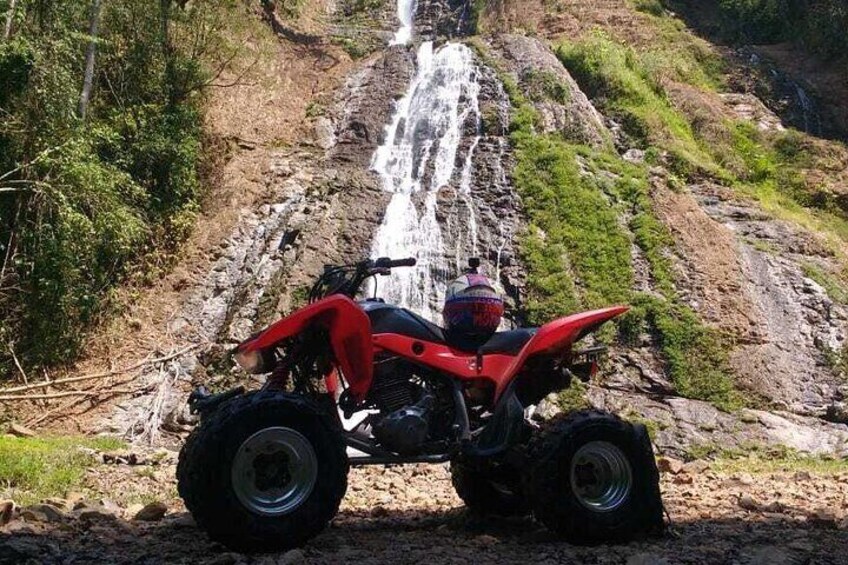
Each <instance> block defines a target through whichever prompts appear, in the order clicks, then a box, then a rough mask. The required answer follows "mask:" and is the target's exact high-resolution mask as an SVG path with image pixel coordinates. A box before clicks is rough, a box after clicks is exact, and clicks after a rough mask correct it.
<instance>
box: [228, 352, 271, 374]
mask: <svg viewBox="0 0 848 565" xmlns="http://www.w3.org/2000/svg"><path fill="white" fill-rule="evenodd" d="M235 359H236V363H238V364H239V367H241V368H242V369H244V370H245V371H247V372H248V373H253V374H257V373H262V372H263V370H264V368H265V363H264V359H263V358H262V352H261V351H258V350H252V351H239V352H238V353H236V354H235Z"/></svg>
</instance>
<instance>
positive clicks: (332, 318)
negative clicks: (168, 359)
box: [177, 259, 663, 551]
mask: <svg viewBox="0 0 848 565" xmlns="http://www.w3.org/2000/svg"><path fill="white" fill-rule="evenodd" d="M413 265H415V260H414V259H403V260H397V261H393V260H390V259H378V260H376V261H370V260H369V261H363V262H360V263H357V264H356V265H349V266H340V267H327V268H326V269H325V271H324V273H323V275H321V277H320V278H319V279H318V281H317V282H316V283H315V285H314V286H313V288H312V290H311V292H310V294H309V302H310V303H309V305H308V306H306V307H304V308H302V309H301V310H298V311H296V312H295V313H293V314H292V315H290V316H288V317H287V318H284V319H282V320H280V321H278V322H277V323H275V324H273V325H272V326H270V327H269V328H267V329H265V330H264V331H262V332H260V333H259V334H257V335H256V336H254V337H251V338H250V339H248V340H247V341H245V342H244V343H242V344H241V345H239V346H238V348H237V349H236V352H235V359H236V361H237V362H238V364H239V365H241V367H242V368H244V369H245V370H247V371H249V372H251V373H268V374H269V376H268V378H267V381H266V382H265V385H264V386H263V388H262V390H260V391H257V392H250V393H245V392H244V390H243V389H241V388H239V389H237V390H234V391H230V392H226V393H222V394H215V395H213V394H209V393H208V392H206V391H205V390H202V389H200V390H198V391H195V392H194V393H193V394H192V395H191V398H190V400H189V403H190V404H191V407H192V410H194V411H195V412H198V413H200V414H201V423H200V425H199V426H198V428H197V429H196V430H195V431H194V433H193V434H192V435H191V437H189V439H188V441H187V442H186V445H185V446H184V447H183V450H182V452H181V454H180V461H179V466H178V468H177V476H178V479H179V492H180V495H181V496H182V497H183V499H184V500H185V503H186V506H187V507H188V509H189V510H190V511H191V513H192V515H193V516H194V518H195V520H196V521H197V523H198V524H199V525H200V527H202V528H203V529H205V530H206V531H207V532H208V533H209V535H210V536H211V537H212V538H214V539H215V540H218V541H220V542H222V543H224V544H226V545H228V546H230V547H231V548H234V549H236V550H241V551H263V550H265V551H267V550H282V549H287V548H291V547H294V546H298V545H301V544H303V543H304V542H305V541H307V540H308V539H310V538H312V537H313V536H315V535H317V534H318V533H319V532H321V530H323V529H324V528H325V527H326V525H327V523H328V522H329V521H330V520H331V519H332V518H333V516H334V515H335V514H336V512H337V511H338V508H339V504H340V502H341V500H342V497H343V496H344V494H345V490H346V489H347V474H348V469H349V467H350V466H351V465H390V464H404V463H445V462H450V466H451V474H452V477H453V484H454V486H455V487H456V491H457V493H458V494H459V496H460V497H461V498H462V499H463V500H464V501H465V503H466V505H467V506H468V507H469V508H471V509H472V510H475V511H479V512H485V513H495V514H501V515H508V514H530V513H532V514H533V516H535V517H536V518H537V519H538V520H540V521H541V522H542V523H543V524H545V525H546V526H547V527H548V528H550V529H552V530H554V531H555V532H557V533H558V534H561V535H562V536H563V537H564V538H565V539H566V540H568V541H571V542H573V543H579V544H594V543H601V542H607V541H624V540H629V539H632V538H635V537H639V536H643V535H646V534H651V533H658V532H660V531H661V530H662V529H663V517H662V512H663V509H662V503H661V500H660V492H659V479H658V473H657V467H656V464H655V461H654V456H653V451H652V449H651V444H650V441H649V439H648V434H647V432H646V430H645V427H644V426H642V425H639V424H631V423H628V422H625V421H623V420H621V419H619V418H617V417H615V416H613V415H611V414H606V413H602V412H597V411H581V412H575V413H571V414H569V415H567V417H566V418H565V419H564V420H561V421H559V422H558V423H556V424H551V425H549V426H546V427H545V428H544V429H543V428H540V427H539V426H538V425H537V424H535V423H534V422H533V421H532V420H531V419H530V418H529V415H530V414H531V412H532V407H534V406H535V405H536V404H537V403H538V402H539V401H541V400H542V399H543V398H545V396H547V395H548V394H550V393H551V392H554V391H559V390H562V389H565V388H567V387H569V386H570V384H571V382H572V380H573V379H574V378H579V379H581V380H584V381H585V380H588V379H589V377H591V375H592V374H594V372H595V371H596V369H597V359H598V357H599V355H600V354H602V353H603V348H592V349H590V350H585V351H580V352H578V351H575V350H574V349H573V345H574V344H575V342H577V341H578V340H580V339H581V338H583V337H584V336H586V335H587V334H589V333H590V332H593V331H595V330H597V329H598V328H599V327H600V326H601V325H602V324H603V323H604V322H607V321H608V320H611V319H612V318H615V317H616V316H619V315H620V314H622V313H624V312H626V311H627V308H626V307H624V306H617V307H613V308H606V309H603V310H596V311H593V312H585V313H582V314H575V315H573V316H568V317H566V318H561V319H559V320H555V321H553V322H550V323H549V324H546V325H544V326H542V327H541V328H526V329H517V330H512V331H504V332H499V333H496V334H494V335H493V336H492V337H491V339H489V340H488V341H487V342H485V343H484V344H483V345H481V346H479V347H477V348H475V349H473V350H471V348H469V347H467V346H461V345H457V344H456V343H452V341H451V339H450V337H449V336H446V334H445V332H444V331H443V330H442V328H440V327H438V326H436V325H434V324H432V323H431V322H429V321H427V320H425V319H423V318H421V317H419V316H417V315H416V314H415V313H413V312H410V311H408V310H405V309H403V308H399V307H397V306H393V305H390V304H386V303H384V302H383V301H382V300H380V299H376V298H372V299H368V300H364V301H360V302H356V301H355V300H356V297H357V296H358V295H359V291H360V288H361V287H362V285H363V283H364V282H365V281H366V280H368V279H369V278H370V277H374V276H375V275H388V274H390V272H391V269H393V268H395V267H406V266H413ZM340 413H342V414H344V416H345V419H350V418H352V417H353V416H354V415H355V414H357V415H358V420H359V421H358V423H357V424H356V425H355V426H352V429H350V430H346V429H345V427H344V426H343V420H342V418H341V414H340ZM349 450H350V451H353V452H354V453H358V454H349V453H348V451H349Z"/></svg>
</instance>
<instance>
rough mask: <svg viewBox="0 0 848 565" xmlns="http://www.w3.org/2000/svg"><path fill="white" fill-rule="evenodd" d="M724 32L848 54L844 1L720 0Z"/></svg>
mask: <svg viewBox="0 0 848 565" xmlns="http://www.w3.org/2000/svg"><path fill="white" fill-rule="evenodd" d="M718 5H719V10H720V13H721V16H722V24H723V25H722V31H723V33H724V34H725V35H726V36H728V37H729V38H731V39H736V40H739V41H744V42H746V43H778V42H781V41H791V40H795V41H801V42H802V43H804V44H805V45H806V46H807V47H808V48H809V49H811V50H812V51H814V52H817V53H821V54H823V55H826V56H845V55H848V34H846V32H845V31H846V29H848V5H846V3H845V2H844V0H719V1H718Z"/></svg>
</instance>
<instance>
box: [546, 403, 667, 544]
mask: <svg viewBox="0 0 848 565" xmlns="http://www.w3.org/2000/svg"><path fill="white" fill-rule="evenodd" d="M534 457H537V458H538V460H537V462H536V464H535V466H534V468H533V471H532V474H531V478H530V490H531V498H532V505H533V514H534V515H535V516H536V518H537V519H538V520H539V521H541V522H542V523H543V524H544V525H545V526H547V527H548V528H549V529H551V530H553V531H554V532H556V533H558V534H559V535H561V536H562V537H564V538H565V539H566V540H567V541H569V542H571V543H574V544H579V545H594V544H598V543H603V542H619V541H629V540H631V539H634V538H640V537H644V536H646V535H649V534H655V533H661V532H662V530H663V528H664V522H663V507H662V500H661V498H660V490H659V473H658V471H657V465H656V461H655V460H654V453H653V449H652V448H651V442H650V440H649V439H648V433H647V430H646V429H645V427H644V426H642V425H640V424H631V423H628V422H625V421H623V420H621V419H620V418H618V417H616V416H614V415H612V414H607V413H603V412H598V411H581V412H576V413H574V414H571V415H569V417H568V418H567V419H565V420H564V421H562V422H559V423H558V424H556V425H554V426H553V427H552V428H550V429H549V430H548V431H547V432H546V433H545V436H544V437H543V439H542V440H541V441H540V442H539V443H538V444H537V446H536V449H535V450H534Z"/></svg>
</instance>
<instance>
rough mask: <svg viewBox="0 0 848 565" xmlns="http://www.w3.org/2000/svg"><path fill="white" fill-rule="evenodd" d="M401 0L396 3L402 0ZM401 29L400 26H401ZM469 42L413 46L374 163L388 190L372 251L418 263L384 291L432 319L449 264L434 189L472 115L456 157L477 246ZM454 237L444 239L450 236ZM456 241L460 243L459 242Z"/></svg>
mask: <svg viewBox="0 0 848 565" xmlns="http://www.w3.org/2000/svg"><path fill="white" fill-rule="evenodd" d="M407 4H408V3H407V2H406V1H405V0H399V1H398V11H399V12H400V11H401V7H402V6H404V5H407ZM398 33H400V32H398ZM477 74H478V69H477V66H476V65H475V62H474V56H473V54H472V52H471V50H470V49H469V48H468V47H466V46H465V45H463V44H459V43H446V44H445V45H443V46H441V47H440V48H438V49H435V50H434V48H433V42H432V41H427V42H424V43H422V44H421V46H420V47H419V49H418V68H417V73H416V75H415V77H414V78H413V80H412V83H411V84H410V86H409V90H408V91H407V93H406V95H405V96H404V97H403V98H402V99H401V100H400V101H399V102H398V104H397V108H396V111H395V115H394V117H393V118H392V121H391V123H390V124H389V125H388V126H387V128H386V138H385V142H384V143H383V145H382V146H380V147H379V148H378V149H377V151H376V152H375V154H374V157H373V159H372V162H371V167H372V169H373V170H374V171H376V172H377V173H378V174H379V175H380V177H381V178H382V181H383V188H384V189H385V190H387V191H389V192H391V193H393V196H392V198H391V201H390V203H389V205H388V208H387V209H386V214H385V217H384V219H383V223H382V224H381V225H380V227H379V229H378V231H377V235H376V237H375V240H374V244H373V248H372V255H373V256H374V257H392V258H402V257H416V258H417V259H418V265H417V266H416V267H415V268H411V269H398V270H396V271H395V273H393V276H392V277H391V279H390V280H388V282H386V283H384V284H383V285H381V294H382V296H383V297H384V298H385V299H386V300H387V301H390V302H393V303H395V304H399V305H402V306H404V307H407V308H410V309H412V310H414V311H416V312H419V313H420V314H421V315H423V316H425V317H427V318H430V319H434V318H435V317H434V311H433V304H436V303H438V302H439V301H440V299H441V297H442V296H443V295H444V289H445V285H446V281H447V277H448V276H449V274H450V273H451V272H453V269H451V268H450V266H449V264H448V261H447V259H446V252H445V251H446V242H445V240H444V237H443V234H442V229H441V226H440V225H439V221H438V218H437V210H438V206H439V201H438V196H439V191H440V190H441V189H443V188H445V187H449V186H451V183H452V182H456V179H455V178H454V177H455V176H457V175H456V169H457V166H456V164H457V161H458V159H457V155H458V153H459V151H460V147H461V145H462V137H463V135H462V134H463V130H464V124H466V122H467V120H469V119H472V120H474V122H473V123H474V124H475V125H476V130H477V135H476V138H475V139H474V140H473V142H472V143H471V144H470V146H469V147H468V149H467V154H466V155H465V156H464V158H463V159H461V160H460V162H462V163H464V166H463V167H462V171H461V173H460V174H459V177H460V178H459V179H458V180H459V188H458V198H461V199H463V201H464V204H465V206H466V207H467V216H466V217H465V218H464V219H465V221H466V225H465V226H464V227H465V229H464V230H463V233H464V235H463V238H462V239H464V240H466V241H467V248H469V249H474V250H476V247H477V241H476V239H477V221H476V218H475V216H474V206H473V203H472V201H471V194H470V193H471V175H472V169H473V159H472V158H473V155H474V151H475V149H476V147H477V145H478V142H479V139H480V119H481V118H480V108H479V100H478V98H479V94H480V85H479V83H478V82H477ZM450 243H451V242H449V244H450ZM453 243H455V244H456V246H457V249H460V248H461V247H463V245H461V244H460V243H459V242H453Z"/></svg>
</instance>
